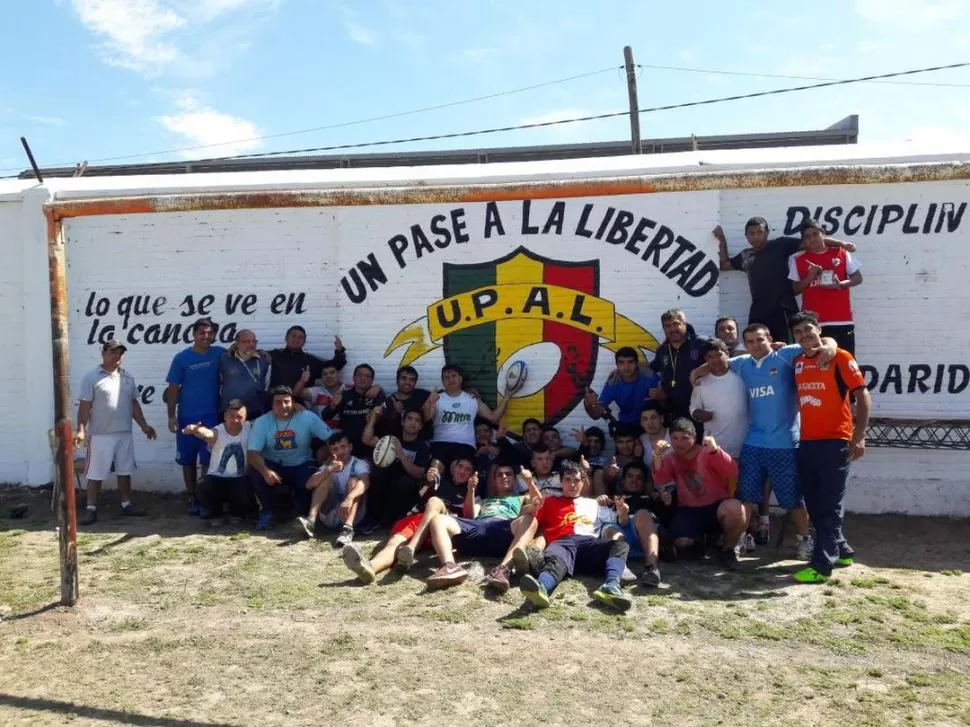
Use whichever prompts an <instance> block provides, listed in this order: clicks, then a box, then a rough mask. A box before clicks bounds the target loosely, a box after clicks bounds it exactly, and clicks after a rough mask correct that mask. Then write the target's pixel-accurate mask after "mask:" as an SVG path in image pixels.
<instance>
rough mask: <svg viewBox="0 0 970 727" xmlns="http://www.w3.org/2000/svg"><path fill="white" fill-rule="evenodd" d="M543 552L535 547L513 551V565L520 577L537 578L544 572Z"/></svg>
mask: <svg viewBox="0 0 970 727" xmlns="http://www.w3.org/2000/svg"><path fill="white" fill-rule="evenodd" d="M542 560H543V559H542V551H541V550H539V549H538V548H536V547H535V546H532V545H530V546H528V547H527V548H519V547H516V548H514V549H513V550H512V564H513V565H514V566H515V572H516V573H518V574H519V575H520V576H524V575H532V576H537V575H539V572H540V571H541V570H542Z"/></svg>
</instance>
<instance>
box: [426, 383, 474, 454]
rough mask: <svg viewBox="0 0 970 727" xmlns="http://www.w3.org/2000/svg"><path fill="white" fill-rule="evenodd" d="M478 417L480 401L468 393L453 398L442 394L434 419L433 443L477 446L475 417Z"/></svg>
mask: <svg viewBox="0 0 970 727" xmlns="http://www.w3.org/2000/svg"><path fill="white" fill-rule="evenodd" d="M477 415H478V399H476V398H475V397H474V396H472V395H471V394H469V393H468V392H465V391H463V392H461V393H460V394H458V396H451V395H450V394H446V393H445V392H441V394H440V395H439V398H438V411H437V413H436V414H435V417H434V436H433V437H432V438H431V441H432V442H454V443H456V444H468V445H470V446H472V447H474V446H475V417H476V416H477Z"/></svg>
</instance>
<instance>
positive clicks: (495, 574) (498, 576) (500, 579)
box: [485, 565, 510, 593]
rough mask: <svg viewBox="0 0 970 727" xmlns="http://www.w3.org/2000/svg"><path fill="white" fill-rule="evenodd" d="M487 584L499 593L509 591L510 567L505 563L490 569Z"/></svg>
mask: <svg viewBox="0 0 970 727" xmlns="http://www.w3.org/2000/svg"><path fill="white" fill-rule="evenodd" d="M485 584H486V585H488V586H491V587H492V588H494V589H495V590H496V591H498V592H499V593H507V592H508V590H509V585H510V584H509V569H508V568H507V567H506V566H504V565H497V566H495V567H494V568H492V570H490V571H489V573H488V577H487V578H486V579H485Z"/></svg>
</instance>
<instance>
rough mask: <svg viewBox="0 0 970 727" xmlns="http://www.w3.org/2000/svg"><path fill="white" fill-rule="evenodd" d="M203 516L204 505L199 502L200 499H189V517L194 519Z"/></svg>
mask: <svg viewBox="0 0 970 727" xmlns="http://www.w3.org/2000/svg"><path fill="white" fill-rule="evenodd" d="M201 514H202V504H201V503H200V502H199V498H198V497H196V496H195V495H192V496H191V497H189V515H191V516H192V517H198V516H199V515H201Z"/></svg>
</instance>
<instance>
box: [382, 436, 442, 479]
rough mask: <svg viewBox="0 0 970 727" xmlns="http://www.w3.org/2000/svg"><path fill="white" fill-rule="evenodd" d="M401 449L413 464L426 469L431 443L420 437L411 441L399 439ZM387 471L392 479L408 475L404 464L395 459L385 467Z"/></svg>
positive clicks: (429, 459)
mask: <svg viewBox="0 0 970 727" xmlns="http://www.w3.org/2000/svg"><path fill="white" fill-rule="evenodd" d="M401 449H403V450H404V453H405V454H407V456H408V457H409V458H410V459H411V461H412V462H414V464H415V465H417V466H418V467H420V468H421V469H423V470H427V469H428V465H430V464H431V445H430V444H428V442H427V441H426V440H424V439H423V438H421V439H415V440H414V441H413V442H405V441H404V440H403V439H401ZM387 471H388V473H389V476H391V477H393V478H394V479H401V478H403V477H407V476H408V473H407V472H405V470H404V465H402V464H401V462H400V461H399V460H397V459H395V460H394V463H393V464H392V465H391V466H390V467H388V468H387Z"/></svg>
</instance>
